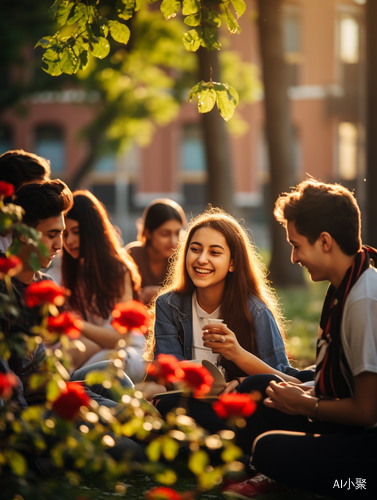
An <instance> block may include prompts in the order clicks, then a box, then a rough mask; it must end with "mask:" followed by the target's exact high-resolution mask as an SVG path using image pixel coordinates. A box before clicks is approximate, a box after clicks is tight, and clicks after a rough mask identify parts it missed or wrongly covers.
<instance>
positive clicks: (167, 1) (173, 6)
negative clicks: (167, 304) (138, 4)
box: [161, 0, 181, 19]
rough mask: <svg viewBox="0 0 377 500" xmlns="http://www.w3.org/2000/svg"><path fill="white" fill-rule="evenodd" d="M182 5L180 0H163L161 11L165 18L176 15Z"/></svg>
mask: <svg viewBox="0 0 377 500" xmlns="http://www.w3.org/2000/svg"><path fill="white" fill-rule="evenodd" d="M180 7H181V2H179V1H178V0H162V3H161V12H162V14H163V16H164V18H165V19H171V18H172V17H175V16H176V15H177V13H178V11H179V9H180Z"/></svg>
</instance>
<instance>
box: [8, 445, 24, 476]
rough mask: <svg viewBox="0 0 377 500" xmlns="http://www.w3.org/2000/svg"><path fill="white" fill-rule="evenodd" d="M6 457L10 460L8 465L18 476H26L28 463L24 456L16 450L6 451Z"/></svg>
mask: <svg viewBox="0 0 377 500" xmlns="http://www.w3.org/2000/svg"><path fill="white" fill-rule="evenodd" d="M4 455H5V456H6V457H7V459H8V463H9V465H10V467H11V469H12V470H13V472H14V473H15V474H16V475H17V476H24V475H25V474H26V471H27V462H26V460H25V458H24V457H23V455H21V454H20V453H17V451H14V450H6V451H5V452H4Z"/></svg>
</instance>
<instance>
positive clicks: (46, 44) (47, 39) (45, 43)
mask: <svg viewBox="0 0 377 500" xmlns="http://www.w3.org/2000/svg"><path fill="white" fill-rule="evenodd" d="M54 42H55V39H54V38H53V37H52V36H44V37H43V38H41V39H40V40H39V42H37V43H36V44H35V47H34V48H36V47H38V45H40V46H41V47H43V48H44V49H48V48H50V47H51V46H52V45H53V43H54Z"/></svg>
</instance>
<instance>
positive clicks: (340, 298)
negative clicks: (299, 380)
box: [315, 246, 377, 399]
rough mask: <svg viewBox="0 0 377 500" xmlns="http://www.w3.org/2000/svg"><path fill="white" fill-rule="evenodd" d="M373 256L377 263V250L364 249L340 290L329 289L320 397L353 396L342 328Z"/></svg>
mask: <svg viewBox="0 0 377 500" xmlns="http://www.w3.org/2000/svg"><path fill="white" fill-rule="evenodd" d="M369 254H372V257H374V258H375V259H376V260H377V250H375V249H374V248H371V247H367V246H363V248H362V250H361V252H359V253H357V254H356V257H355V260H354V261H353V263H352V266H351V267H349V269H348V270H347V272H346V274H345V276H344V278H343V281H342V282H341V284H340V286H339V288H335V287H334V286H333V285H330V286H329V288H328V290H327V294H326V298H325V302H324V304H323V309H322V315H321V320H320V328H321V330H322V335H321V337H320V338H319V339H318V342H317V361H316V373H315V392H316V395H317V396H318V397H319V396H324V397H330V398H341V399H342V398H347V397H350V396H352V395H353V375H352V373H351V370H350V367H349V365H348V362H347V359H346V357H345V355H344V351H343V347H342V342H341V333H340V332H341V330H340V327H341V321H342V316H343V310H344V304H345V302H346V299H347V296H348V294H349V292H350V291H351V289H352V287H353V285H354V284H355V283H356V281H357V280H358V279H359V278H360V276H361V275H362V273H363V272H364V271H366V270H367V269H368V268H369V266H370V258H371V257H370V255H369Z"/></svg>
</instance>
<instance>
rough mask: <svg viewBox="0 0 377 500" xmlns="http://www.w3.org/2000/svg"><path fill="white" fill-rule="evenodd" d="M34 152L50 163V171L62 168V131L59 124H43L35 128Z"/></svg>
mask: <svg viewBox="0 0 377 500" xmlns="http://www.w3.org/2000/svg"><path fill="white" fill-rule="evenodd" d="M34 149H35V153H36V154H37V155H39V156H43V158H46V159H47V160H49V161H50V163H51V172H61V171H62V170H64V163H65V157H64V156H65V154H64V139H63V131H62V129H61V127H59V126H53V125H50V126H49V125H43V126H39V127H37V128H36V130H35V148H34Z"/></svg>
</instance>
